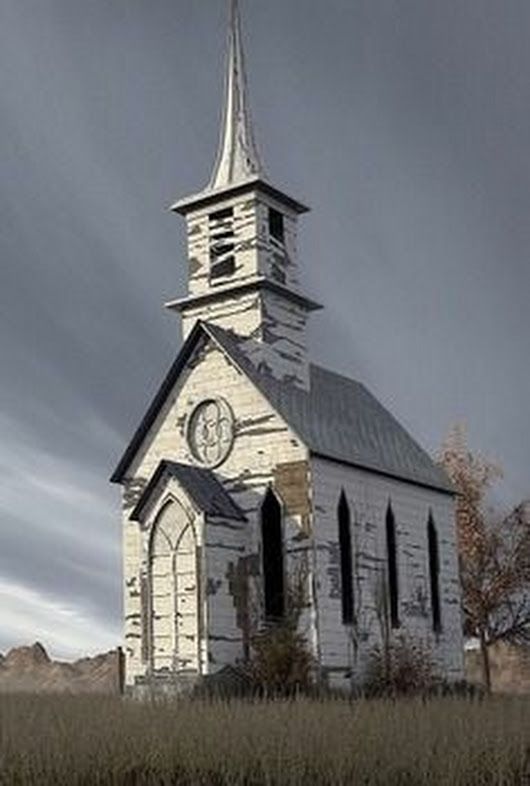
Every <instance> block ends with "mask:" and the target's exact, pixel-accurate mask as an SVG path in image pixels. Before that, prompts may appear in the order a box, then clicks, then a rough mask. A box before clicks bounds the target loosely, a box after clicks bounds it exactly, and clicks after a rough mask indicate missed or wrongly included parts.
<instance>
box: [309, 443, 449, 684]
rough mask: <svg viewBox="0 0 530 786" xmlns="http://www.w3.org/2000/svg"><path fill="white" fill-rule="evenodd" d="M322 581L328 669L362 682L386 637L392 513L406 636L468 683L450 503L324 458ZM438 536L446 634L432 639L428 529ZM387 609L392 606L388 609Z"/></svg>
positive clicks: (318, 464)
mask: <svg viewBox="0 0 530 786" xmlns="http://www.w3.org/2000/svg"><path fill="white" fill-rule="evenodd" d="M311 473H312V481H313V504H314V515H315V525H314V530H315V536H314V537H315V551H316V563H317V570H316V574H317V576H318V589H317V594H318V611H317V613H318V628H319V639H320V651H321V665H322V667H323V671H324V674H325V675H326V676H327V678H328V679H329V681H330V684H333V685H336V686H338V687H347V685H348V681H349V679H350V676H349V675H350V674H351V678H353V679H354V680H355V679H356V678H357V679H362V676H363V673H364V670H365V667H366V663H367V658H368V656H369V654H370V652H371V651H372V650H373V648H374V647H375V646H377V645H380V644H381V642H382V640H383V635H384V634H383V631H384V630H385V627H386V626H385V625H384V619H385V612H384V608H385V604H384V601H383V594H382V593H385V592H386V591H387V578H386V576H387V545H386V525H385V521H386V513H387V509H388V505H389V503H390V504H391V506H392V510H393V514H394V519H395V526H396V541H397V544H396V545H397V568H398V588H399V620H400V627H399V628H397V629H394V630H391V633H390V636H391V638H394V637H396V636H399V635H403V636H404V637H407V638H409V640H411V641H421V642H423V643H424V645H425V646H427V647H428V648H429V649H430V650H431V651H432V654H433V659H434V662H435V664H436V667H437V669H438V670H439V671H440V673H442V674H443V675H444V676H445V677H447V678H448V679H451V680H453V679H460V678H461V677H462V676H463V641H462V626H461V617H460V584H459V575H458V564H457V549H456V532H455V517H454V502H453V499H452V497H451V496H449V495H447V494H443V493H439V492H436V491H431V490H429V489H426V488H423V487H420V486H416V485H413V484H410V483H404V482H401V481H399V480H394V479H391V478H386V477H383V476H380V475H377V474H374V473H370V472H367V471H364V470H361V469H355V468H351V467H348V466H345V465H342V464H338V463H334V462H331V461H328V460H325V459H321V458H313V459H312V462H311ZM341 491H344V493H345V495H346V497H347V500H348V504H349V508H350V514H351V543H352V558H353V575H354V609H355V623H354V624H352V625H345V624H343V622H342V599H341V578H340V570H341V568H340V546H339V528H338V515H337V514H338V504H339V499H340V495H341ZM430 512H431V513H432V517H433V520H434V523H435V526H436V530H437V533H438V545H439V563H440V574H439V582H440V599H441V623H442V629H441V632H440V633H438V634H436V633H434V632H433V624H432V612H431V598H430V582H429V559H428V545H427V543H428V540H427V537H428V536H427V525H428V520H429V513H430ZM387 608H388V606H387Z"/></svg>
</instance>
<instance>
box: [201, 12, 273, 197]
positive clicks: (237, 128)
mask: <svg viewBox="0 0 530 786" xmlns="http://www.w3.org/2000/svg"><path fill="white" fill-rule="evenodd" d="M224 101H225V103H224V109H223V123H222V126H221V137H220V140H219V150H218V153H217V159H216V162H215V167H214V171H213V174H212V177H211V180H210V183H209V185H208V188H210V189H218V188H224V187H226V186H230V185H235V184H237V183H240V182H242V181H245V180H248V179H249V178H253V177H262V176H263V174H264V173H263V166H262V163H261V160H260V156H259V153H258V148H257V145H256V141H255V138H254V131H253V128H252V118H251V114H250V107H249V100H248V90H247V75H246V71H245V55H244V51H243V40H242V35H241V17H240V15H239V4H238V0H230V28H229V35H228V56H227V61H226V77H225V99H224Z"/></svg>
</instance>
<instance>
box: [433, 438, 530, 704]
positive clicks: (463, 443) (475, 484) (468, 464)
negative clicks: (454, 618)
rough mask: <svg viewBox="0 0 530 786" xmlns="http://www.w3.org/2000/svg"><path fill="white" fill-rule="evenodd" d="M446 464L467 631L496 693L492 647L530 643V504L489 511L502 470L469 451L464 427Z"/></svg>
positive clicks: (449, 447) (449, 444) (444, 455)
mask: <svg viewBox="0 0 530 786" xmlns="http://www.w3.org/2000/svg"><path fill="white" fill-rule="evenodd" d="M440 463H441V464H442V466H443V467H444V468H445V470H446V472H447V474H448V475H449V477H450V478H451V480H452V482H453V484H454V486H455V489H456V491H457V499H456V520H457V537H458V548H459V560H460V578H461V583H462V610H463V617H464V632H465V634H466V635H467V636H470V637H475V638H477V639H478V641H479V644H480V651H481V656H482V671H483V679H484V684H485V686H486V689H487V690H488V691H490V690H491V670H490V658H489V647H490V646H491V645H492V644H494V643H495V642H498V641H506V642H510V643H515V644H522V643H530V503H528V502H527V503H522V504H521V505H519V506H518V507H516V508H514V510H513V511H512V512H511V513H509V514H508V515H506V516H499V515H496V514H494V513H493V512H492V511H491V510H490V509H488V507H487V495H488V493H489V491H490V489H491V488H492V486H493V485H494V483H495V481H496V480H497V479H499V478H500V477H501V476H502V472H501V470H500V468H499V467H498V466H497V465H495V464H493V463H491V462H490V461H488V460H486V459H484V458H481V457H480V456H478V455H475V454H473V453H472V452H471V451H470V450H469V448H468V445H467V438H466V433H465V429H464V428H463V427H462V426H460V425H459V426H455V427H453V429H452V430H451V431H450V433H449V436H448V437H447V439H446V440H445V442H444V443H443V446H442V449H441V452H440Z"/></svg>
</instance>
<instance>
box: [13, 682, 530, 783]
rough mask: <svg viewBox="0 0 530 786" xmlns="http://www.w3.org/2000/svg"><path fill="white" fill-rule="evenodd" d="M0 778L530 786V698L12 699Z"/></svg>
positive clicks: (30, 780) (17, 780) (18, 780)
mask: <svg viewBox="0 0 530 786" xmlns="http://www.w3.org/2000/svg"><path fill="white" fill-rule="evenodd" d="M0 784H2V786H4V784H17V786H18V785H20V786H22V785H23V784H35V785H37V784H38V786H47V784H50V785H51V784H53V785H54V786H63V785H64V786H79V785H80V784H82V785H83V786H89V784H96V785H98V786H107V784H109V786H110V784H116V785H118V784H119V786H122V784H127V786H133V785H134V786H141V785H142V784H160V786H162V785H164V786H165V785H167V786H169V784H179V785H180V784H182V785H184V784H185V785H186V786H191V785H192V784H193V786H196V785H198V784H204V785H205V786H206V784H207V785H208V786H224V785H225V784H226V785H227V786H228V784H230V785H232V784H240V785H241V786H243V784H245V786H247V785H248V786H254V785H256V786H258V784H267V786H284V784H285V786H287V785H289V786H294V785H295V784H297V785H300V786H313V785H315V784H326V785H329V786H332V785H333V786H340V785H341V784H363V786H372V784H373V785H374V786H375V784H385V785H387V784H390V786H401V785H402V784H407V785H408V784H429V785H431V784H432V786H438V784H447V785H448V786H449V785H450V786H473V785H474V784H499V786H500V784H530V700H528V699H523V698H514V699H510V698H496V699H491V700H488V701H483V702H480V701H474V702H472V701H465V700H463V699H436V700H433V701H430V702H427V703H425V704H424V703H422V702H421V701H419V700H414V701H404V700H403V701H398V702H390V701H370V702H368V701H359V702H355V703H351V704H349V703H347V702H341V701H332V700H328V701H310V700H304V699H301V700H297V701H293V702H288V701H285V702H283V701H282V702H280V701H278V702H269V703H266V702H260V701H255V702H240V701H234V702H207V701H193V702H192V701H182V702H179V703H169V702H168V703H161V704H157V705H155V704H150V703H145V704H141V703H136V702H131V701H121V700H120V699H116V698H107V697H101V698H99V697H68V696H67V697H59V696H50V697H37V696H5V697H0Z"/></svg>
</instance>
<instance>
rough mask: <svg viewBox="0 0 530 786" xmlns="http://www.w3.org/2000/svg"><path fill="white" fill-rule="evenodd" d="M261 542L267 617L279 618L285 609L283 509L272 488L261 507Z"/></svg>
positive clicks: (270, 618)
mask: <svg viewBox="0 0 530 786" xmlns="http://www.w3.org/2000/svg"><path fill="white" fill-rule="evenodd" d="M261 542H262V551H263V587H264V599H265V618H266V619H268V620H279V619H281V618H282V617H283V615H284V610H285V598H284V594H285V593H284V573H283V534H282V509H281V506H280V503H279V502H278V500H277V498H276V496H275V495H274V494H273V492H272V491H271V490H270V489H269V490H268V491H267V494H266V496H265V500H264V502H263V505H262V507H261Z"/></svg>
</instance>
